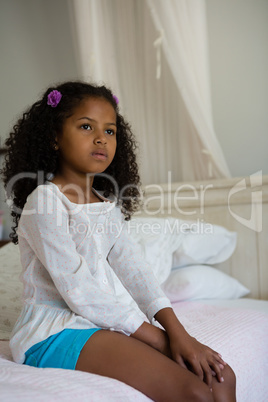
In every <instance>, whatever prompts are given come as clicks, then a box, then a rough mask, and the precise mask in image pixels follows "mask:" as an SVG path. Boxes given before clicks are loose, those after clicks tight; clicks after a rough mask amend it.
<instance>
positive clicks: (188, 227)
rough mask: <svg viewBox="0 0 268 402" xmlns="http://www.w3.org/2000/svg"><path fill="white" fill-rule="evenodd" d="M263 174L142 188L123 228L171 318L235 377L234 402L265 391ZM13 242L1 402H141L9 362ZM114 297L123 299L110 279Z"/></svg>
mask: <svg viewBox="0 0 268 402" xmlns="http://www.w3.org/2000/svg"><path fill="white" fill-rule="evenodd" d="M267 203H268V177H267V176H261V175H252V176H250V177H247V178H233V179H222V180H211V181H209V182H208V181H202V182H193V183H165V184H163V185H151V186H146V187H144V202H143V208H142V211H141V212H140V213H137V214H135V217H134V218H133V219H132V220H131V221H130V222H129V231H130V233H131V236H133V237H134V238H135V239H136V241H137V242H139V243H140V247H141V248H140V249H141V253H143V256H144V258H145V259H146V260H147V261H149V262H150V263H151V264H152V266H153V269H154V271H155V274H156V276H157V277H158V279H159V281H160V282H161V284H162V287H163V289H164V291H165V292H166V294H167V295H168V297H169V298H170V300H171V301H172V305H173V308H174V310H175V312H176V314H177V315H178V317H179V319H180V321H181V322H182V323H183V325H184V326H185V327H186V329H187V330H188V331H189V333H190V334H191V335H192V336H195V337H196V338H197V339H198V340H200V341H201V342H204V343H206V344H207V345H209V346H211V347H212V348H214V349H215V350H217V351H219V352H220V353H221V354H222V356H223V358H224V359H225V360H226V361H227V362H228V363H229V364H230V365H231V366H232V368H233V369H234V371H235V373H236V377H237V401H238V402H252V401H254V402H261V401H263V402H264V401H267V395H268V382H267V376H268V359H267V356H268V341H267V333H268V301H267V299H268V269H267V267H268V230H267V229H268V218H267V216H268V215H267V208H268V205H267ZM19 274H20V262H19V255H18V249H17V246H14V245H13V244H11V243H9V244H7V245H5V246H4V247H2V248H1V249H0V400H1V401H2V400H3V401H9V402H10V401H11V402H12V401H17V400H19V401H30V400H35V401H56V400H57V401H58V400H59V399H61V400H62V401H71V400H73V399H74V398H76V399H77V400H79V401H148V400H149V399H148V398H147V397H146V396H145V395H143V394H142V393H140V392H138V391H137V390H135V389H133V388H131V387H129V386H128V385H126V384H124V383H121V382H119V381H117V380H113V379H109V378H106V377H102V376H98V375H93V374H88V373H83V372H78V371H77V372H73V371H69V370H60V369H50V368H47V369H36V368H34V367H29V366H23V365H18V364H16V363H14V362H13V361H12V356H11V352H10V349H9V343H8V339H9V336H10V331H11V329H12V327H13V325H14V322H15V320H16V318H17V316H18V314H19V311H20V305H21V301H20V294H21V284H20V281H19ZM116 287H117V292H118V294H120V295H121V297H125V302H126V303H130V302H131V301H130V300H129V299H128V295H127V294H126V293H125V292H124V290H123V289H122V287H120V282H116Z"/></svg>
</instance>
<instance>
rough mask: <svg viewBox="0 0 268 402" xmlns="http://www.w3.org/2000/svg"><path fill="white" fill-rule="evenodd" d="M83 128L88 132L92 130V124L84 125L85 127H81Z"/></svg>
mask: <svg viewBox="0 0 268 402" xmlns="http://www.w3.org/2000/svg"><path fill="white" fill-rule="evenodd" d="M81 128H82V129H83V130H87V131H89V130H91V126H90V124H83V125H82V126H81Z"/></svg>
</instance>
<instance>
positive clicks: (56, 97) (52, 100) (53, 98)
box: [47, 89, 62, 107]
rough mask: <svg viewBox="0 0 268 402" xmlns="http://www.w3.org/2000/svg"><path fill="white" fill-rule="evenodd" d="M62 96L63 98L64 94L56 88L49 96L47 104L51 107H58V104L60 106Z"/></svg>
mask: <svg viewBox="0 0 268 402" xmlns="http://www.w3.org/2000/svg"><path fill="white" fill-rule="evenodd" d="M61 98H62V94H61V93H60V92H59V91H57V90H56V89H54V90H53V91H51V92H50V93H49V94H48V96H47V104H48V105H49V106H51V107H56V106H58V104H59V102H60V100H61Z"/></svg>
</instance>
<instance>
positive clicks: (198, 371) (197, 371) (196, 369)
mask: <svg viewBox="0 0 268 402" xmlns="http://www.w3.org/2000/svg"><path fill="white" fill-rule="evenodd" d="M189 364H190V365H191V367H192V371H193V373H195V374H196V375H197V377H198V378H200V380H201V381H203V380H204V371H203V369H202V367H201V365H200V363H199V362H195V361H193V362H189Z"/></svg>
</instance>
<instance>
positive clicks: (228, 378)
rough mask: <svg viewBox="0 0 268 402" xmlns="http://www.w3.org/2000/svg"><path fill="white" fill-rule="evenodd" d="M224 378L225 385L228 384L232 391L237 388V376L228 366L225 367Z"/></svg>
mask: <svg viewBox="0 0 268 402" xmlns="http://www.w3.org/2000/svg"><path fill="white" fill-rule="evenodd" d="M223 378H224V384H226V386H228V387H230V388H232V389H235V388H236V376H235V373H234V371H233V369H232V368H231V367H230V366H228V364H227V365H226V366H225V367H224V370H223Z"/></svg>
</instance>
